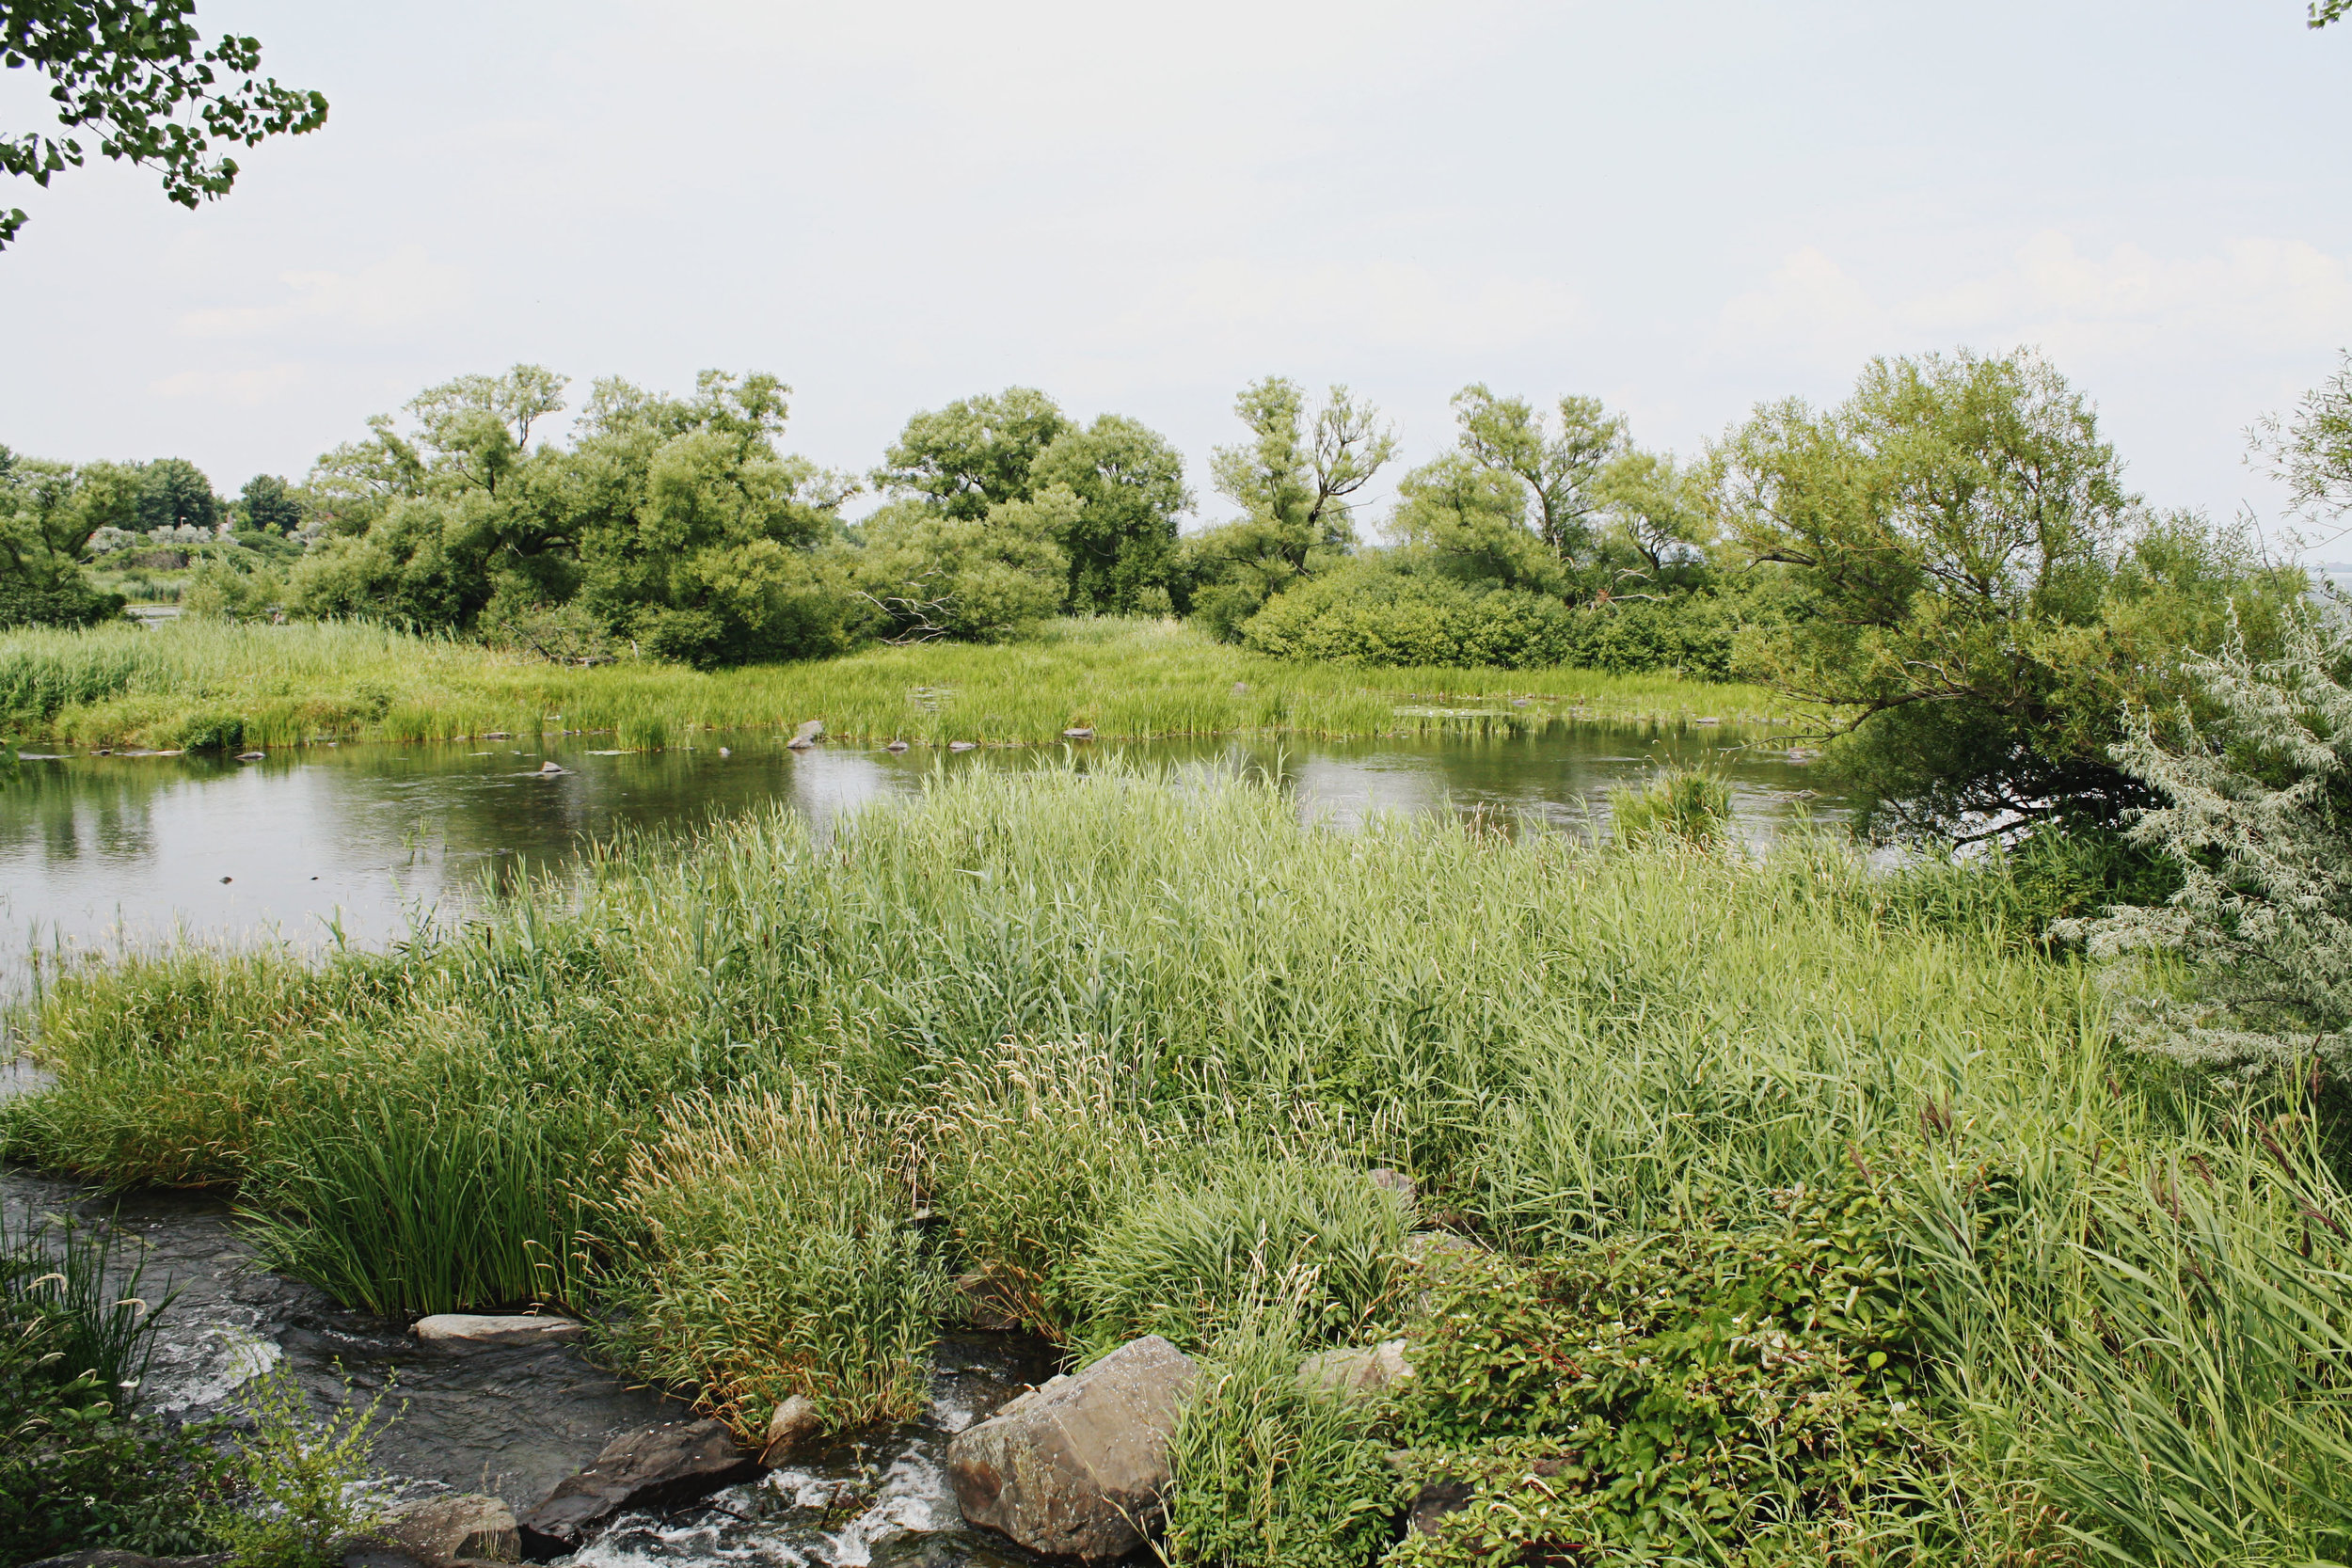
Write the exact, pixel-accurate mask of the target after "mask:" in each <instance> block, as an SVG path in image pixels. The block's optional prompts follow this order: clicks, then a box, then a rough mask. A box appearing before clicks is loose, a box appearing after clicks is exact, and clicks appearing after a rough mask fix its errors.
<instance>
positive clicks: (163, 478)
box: [135, 457, 220, 533]
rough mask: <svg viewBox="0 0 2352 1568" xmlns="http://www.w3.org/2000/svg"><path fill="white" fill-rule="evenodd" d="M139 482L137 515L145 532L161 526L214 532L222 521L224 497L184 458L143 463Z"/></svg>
mask: <svg viewBox="0 0 2352 1568" xmlns="http://www.w3.org/2000/svg"><path fill="white" fill-rule="evenodd" d="M138 484H139V489H138V503H137V509H136V511H135V516H136V517H137V519H138V529H139V531H140V532H141V533H152V532H154V531H156V530H157V529H159V528H193V529H201V530H202V531H205V532H207V533H210V532H211V531H213V530H214V528H215V526H216V525H217V524H218V523H219V522H220V499H219V498H218V497H216V496H215V495H214V494H213V482H212V481H211V480H209V479H206V478H205V477H204V473H203V470H202V469H200V468H199V467H197V466H196V465H195V464H193V463H191V462H189V461H188V460H187V459H186V458H184V457H159V458H157V459H156V460H155V461H154V462H152V463H148V464H144V465H142V466H141V467H140V468H139V480H138Z"/></svg>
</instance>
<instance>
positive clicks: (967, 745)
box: [947, 740, 979, 752]
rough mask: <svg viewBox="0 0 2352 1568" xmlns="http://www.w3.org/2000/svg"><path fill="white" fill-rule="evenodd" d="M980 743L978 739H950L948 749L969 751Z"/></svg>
mask: <svg viewBox="0 0 2352 1568" xmlns="http://www.w3.org/2000/svg"><path fill="white" fill-rule="evenodd" d="M978 745H979V742H978V741H977V740H950V741H949V742H947V750H949V751H951V752H969V751H971V750H973V749H974V748H975V747H977V746H978Z"/></svg>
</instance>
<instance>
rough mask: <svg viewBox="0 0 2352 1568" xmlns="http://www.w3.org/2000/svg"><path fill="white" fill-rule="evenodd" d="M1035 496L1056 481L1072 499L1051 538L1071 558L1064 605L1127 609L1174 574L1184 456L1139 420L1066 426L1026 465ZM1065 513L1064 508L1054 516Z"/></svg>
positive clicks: (1184, 499)
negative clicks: (1073, 505) (1073, 504)
mask: <svg viewBox="0 0 2352 1568" xmlns="http://www.w3.org/2000/svg"><path fill="white" fill-rule="evenodd" d="M1031 478H1032V480H1033V482H1034V486H1035V488H1034V490H1033V491H1032V493H1031V495H1030V496H1029V497H1026V498H1023V499H1041V498H1042V496H1043V494H1044V492H1045V491H1047V490H1049V489H1051V488H1052V487H1054V486H1056V485H1058V486H1060V487H1062V488H1063V489H1065V490H1067V491H1069V492H1070V494H1071V496H1072V497H1073V499H1075V501H1076V502H1077V506H1076V509H1075V510H1074V511H1072V512H1068V513H1067V514H1066V515H1067V516H1068V518H1069V524H1068V527H1067V528H1066V529H1065V530H1064V531H1062V532H1061V533H1060V534H1059V535H1058V536H1057V538H1056V539H1055V541H1054V543H1055V544H1056V545H1057V546H1058V547H1059V548H1060V550H1061V552H1062V554H1063V555H1064V557H1066V558H1067V560H1068V561H1069V563H1070V564H1069V581H1068V587H1067V590H1066V592H1065V594H1064V597H1063V608H1065V609H1067V610H1073V611H1075V612H1078V613H1081V614H1085V613H1092V614H1098V615H1107V614H1119V613H1125V612H1129V611H1132V610H1136V607H1137V605H1138V603H1139V602H1142V601H1144V600H1145V599H1146V598H1147V596H1148V595H1150V594H1152V591H1153V590H1155V589H1156V590H1159V591H1160V592H1162V593H1165V592H1166V591H1167V589H1168V583H1169V580H1170V579H1171V578H1173V576H1174V575H1175V570H1176V550H1177V533H1176V518H1177V516H1178V515H1179V514H1181V513H1184V512H1185V511H1187V510H1189V509H1190V508H1191V506H1192V493H1191V492H1190V491H1188V490H1186V489H1185V488H1184V456H1183V454H1182V453H1180V452H1178V451H1177V450H1176V449H1175V447H1174V446H1173V445H1171V444H1170V443H1169V442H1168V438H1167V437H1166V436H1162V435H1160V434H1159V433H1158V432H1157V431H1154V430H1152V429H1151V428H1150V427H1149V426H1146V425H1144V424H1142V423H1141V422H1139V421H1137V420H1130V419H1126V418H1123V417H1121V416H1120V415H1117V414H1104V415H1102V416H1101V417H1100V418H1098V419H1096V420H1095V421H1094V422H1093V423H1092V424H1090V425H1089V426H1087V427H1086V428H1085V429H1084V430H1080V429H1077V428H1075V427H1074V426H1073V427H1072V428H1071V429H1068V430H1065V431H1063V432H1062V434H1061V435H1059V436H1056V437H1055V438H1054V442H1053V444H1052V445H1051V446H1049V447H1047V448H1046V449H1045V450H1044V451H1042V452H1040V453H1039V454H1038V457H1037V461H1036V463H1035V464H1034V465H1033V466H1032V468H1031ZM1057 515H1064V514H1057Z"/></svg>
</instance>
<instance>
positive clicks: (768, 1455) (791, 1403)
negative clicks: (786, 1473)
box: [759, 1394, 824, 1470]
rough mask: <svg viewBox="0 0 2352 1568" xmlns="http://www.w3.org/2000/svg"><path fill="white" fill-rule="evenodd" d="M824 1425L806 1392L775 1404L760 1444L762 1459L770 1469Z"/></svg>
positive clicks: (760, 1460)
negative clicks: (766, 1430) (802, 1440)
mask: <svg viewBox="0 0 2352 1568" xmlns="http://www.w3.org/2000/svg"><path fill="white" fill-rule="evenodd" d="M822 1425H824V1422H822V1421H821V1420H819V1419H818V1416H817V1406H816V1405H815V1404H814V1403H812V1402H810V1400H809V1397H808V1396H807V1395H806V1394H795V1395H793V1396H792V1397H791V1398H790V1399H788V1400H786V1401H785V1402H783V1403H782V1404H779V1405H777V1406H776V1413H775V1414H774V1415H772V1416H771V1417H769V1418H768V1433H767V1435H766V1437H765V1438H764V1439H763V1440H762V1441H761V1443H760V1446H759V1462H760V1463H761V1464H762V1465H766V1466H767V1467H768V1468H770V1469H771V1470H772V1469H774V1468H775V1467H776V1466H777V1465H780V1464H782V1463H783V1462H784V1456H785V1455H787V1454H788V1453H790V1452H791V1451H792V1449H794V1448H795V1447H796V1446H797V1445H798V1444H799V1443H800V1441H801V1439H803V1438H804V1437H808V1436H812V1435H814V1434H815V1433H816V1431H817V1429H818V1427H820V1426H822Z"/></svg>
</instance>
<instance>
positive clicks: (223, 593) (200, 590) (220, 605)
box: [180, 550, 286, 621]
mask: <svg viewBox="0 0 2352 1568" xmlns="http://www.w3.org/2000/svg"><path fill="white" fill-rule="evenodd" d="M285 597H286V579H285V578H283V577H282V576H280V575H279V574H278V573H277V572H276V571H273V570H271V569H270V568H269V567H267V566H262V565H260V564H259V563H258V562H255V561H254V560H253V558H252V556H251V555H250V554H249V553H248V552H246V551H244V550H235V551H225V552H221V553H219V554H215V555H212V556H209V557H207V558H206V559H205V560H204V561H202V562H199V564H198V566H197V568H196V570H195V571H194V572H193V573H192V574H190V576H189V578H188V580H187V584H186V586H185V587H184V588H183V590H182V592H181V595H180V610H181V613H182V614H183V615H187V616H191V617H193V618H195V619H197V620H199V621H257V620H266V619H268V618H269V615H270V612H271V611H272V610H277V609H278V607H279V606H280V605H281V604H283V602H284V601H285Z"/></svg>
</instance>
